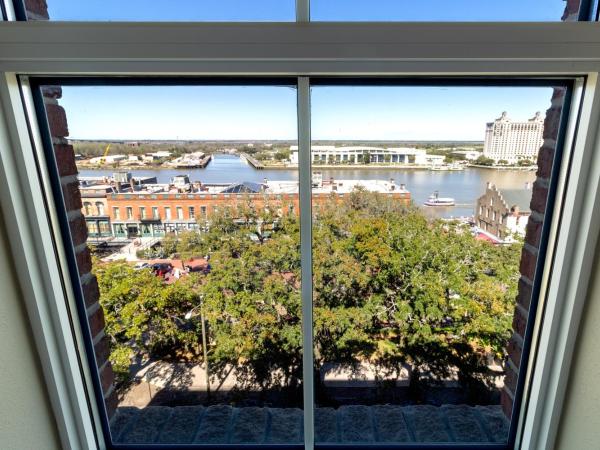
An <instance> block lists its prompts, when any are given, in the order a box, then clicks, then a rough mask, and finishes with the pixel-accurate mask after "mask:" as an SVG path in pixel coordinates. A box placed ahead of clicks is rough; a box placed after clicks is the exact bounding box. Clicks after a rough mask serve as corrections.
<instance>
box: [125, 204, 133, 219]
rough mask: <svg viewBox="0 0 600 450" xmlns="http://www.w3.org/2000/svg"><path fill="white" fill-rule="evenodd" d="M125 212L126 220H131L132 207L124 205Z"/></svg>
mask: <svg viewBox="0 0 600 450" xmlns="http://www.w3.org/2000/svg"><path fill="white" fill-rule="evenodd" d="M125 213H126V214H127V220H132V219H133V207H131V206H126V207H125Z"/></svg>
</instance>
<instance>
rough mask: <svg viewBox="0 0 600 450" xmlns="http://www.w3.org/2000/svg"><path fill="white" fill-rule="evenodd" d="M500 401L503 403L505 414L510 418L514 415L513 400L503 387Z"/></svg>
mask: <svg viewBox="0 0 600 450" xmlns="http://www.w3.org/2000/svg"><path fill="white" fill-rule="evenodd" d="M500 403H501V405H502V411H504V415H505V416H506V418H507V419H509V420H510V418H511V417H512V408H513V401H512V399H511V398H510V396H509V395H508V394H507V393H506V391H505V390H504V389H502V392H500Z"/></svg>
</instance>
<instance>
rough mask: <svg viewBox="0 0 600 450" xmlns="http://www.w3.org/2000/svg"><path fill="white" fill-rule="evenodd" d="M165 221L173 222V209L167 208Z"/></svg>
mask: <svg viewBox="0 0 600 450" xmlns="http://www.w3.org/2000/svg"><path fill="white" fill-rule="evenodd" d="M165 220H171V208H170V207H169V206H165Z"/></svg>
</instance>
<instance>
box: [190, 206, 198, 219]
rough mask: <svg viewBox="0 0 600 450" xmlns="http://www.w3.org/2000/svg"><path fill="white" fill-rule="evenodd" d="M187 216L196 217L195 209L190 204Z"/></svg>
mask: <svg viewBox="0 0 600 450" xmlns="http://www.w3.org/2000/svg"><path fill="white" fill-rule="evenodd" d="M188 217H189V218H190V219H195V218H196V211H195V210H194V207H193V206H190V207H189V208H188Z"/></svg>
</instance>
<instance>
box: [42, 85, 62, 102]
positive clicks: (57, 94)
mask: <svg viewBox="0 0 600 450" xmlns="http://www.w3.org/2000/svg"><path fill="white" fill-rule="evenodd" d="M42 94H43V96H44V97H46V98H54V99H58V98H61V97H62V87H60V86H44V87H42Z"/></svg>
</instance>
